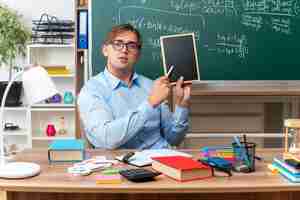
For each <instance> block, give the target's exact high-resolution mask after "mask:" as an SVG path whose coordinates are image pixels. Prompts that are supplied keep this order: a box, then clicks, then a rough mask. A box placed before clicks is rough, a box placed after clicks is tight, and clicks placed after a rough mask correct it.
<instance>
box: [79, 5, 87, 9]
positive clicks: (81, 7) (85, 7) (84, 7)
mask: <svg viewBox="0 0 300 200" xmlns="http://www.w3.org/2000/svg"><path fill="white" fill-rule="evenodd" d="M76 9H77V10H88V5H86V6H78V7H77V8H76Z"/></svg>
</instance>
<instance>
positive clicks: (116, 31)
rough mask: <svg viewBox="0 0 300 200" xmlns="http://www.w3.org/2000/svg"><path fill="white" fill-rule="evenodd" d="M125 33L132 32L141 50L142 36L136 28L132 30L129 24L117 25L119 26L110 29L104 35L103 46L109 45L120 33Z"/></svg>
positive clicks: (132, 27)
mask: <svg viewBox="0 0 300 200" xmlns="http://www.w3.org/2000/svg"><path fill="white" fill-rule="evenodd" d="M127 31H129V32H132V33H134V34H135V35H136V37H137V39H138V44H139V48H140V49H141V48H142V36H141V34H140V32H139V31H138V30H137V29H136V28H134V26H132V25H131V24H119V25H116V26H114V27H112V29H111V30H110V31H109V32H108V33H107V35H106V38H105V40H104V44H109V43H111V42H112V41H113V40H114V39H115V38H116V37H117V36H118V35H119V34H120V33H123V32H127Z"/></svg>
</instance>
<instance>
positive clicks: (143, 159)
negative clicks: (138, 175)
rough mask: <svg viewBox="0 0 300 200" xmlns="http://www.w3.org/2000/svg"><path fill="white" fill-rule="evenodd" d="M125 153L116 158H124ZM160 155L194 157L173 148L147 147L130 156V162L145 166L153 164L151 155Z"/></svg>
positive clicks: (120, 159)
mask: <svg viewBox="0 0 300 200" xmlns="http://www.w3.org/2000/svg"><path fill="white" fill-rule="evenodd" d="M124 156H125V155H121V156H117V157H116V159H117V160H119V161H122V160H123V157H124ZM159 156H185V157H192V155H190V154H187V153H184V152H180V151H176V150H172V149H147V150H143V151H138V152H135V154H134V155H133V156H132V157H130V158H129V160H128V161H129V162H128V164H130V165H134V166H137V167H144V166H148V165H151V163H152V161H153V160H152V159H151V157H159Z"/></svg>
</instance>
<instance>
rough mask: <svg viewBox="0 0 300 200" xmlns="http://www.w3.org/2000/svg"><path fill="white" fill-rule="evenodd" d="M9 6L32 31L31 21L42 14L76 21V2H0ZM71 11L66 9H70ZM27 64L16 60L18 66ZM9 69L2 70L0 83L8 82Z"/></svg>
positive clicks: (0, 71) (59, 0)
mask: <svg viewBox="0 0 300 200" xmlns="http://www.w3.org/2000/svg"><path fill="white" fill-rule="evenodd" d="M3 4H5V5H7V6H8V7H10V8H12V9H14V10H16V11H17V12H18V13H19V14H21V15H22V21H23V23H24V24H25V26H26V27H28V28H29V29H31V21H32V20H33V19H39V18H40V16H41V14H43V13H47V14H50V15H54V16H56V17H58V18H59V19H74V0H0V5H3ZM70 7H71V9H66V8H70ZM25 63H26V59H22V58H18V59H16V64H17V65H22V64H25ZM6 71H7V67H6V68H3V67H2V68H0V81H1V80H7V77H8V73H7V72H6Z"/></svg>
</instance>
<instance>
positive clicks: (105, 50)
mask: <svg viewBox="0 0 300 200" xmlns="http://www.w3.org/2000/svg"><path fill="white" fill-rule="evenodd" d="M101 51H102V54H103V55H104V57H107V56H108V53H107V46H106V45H105V44H104V45H102V48H101Z"/></svg>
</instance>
